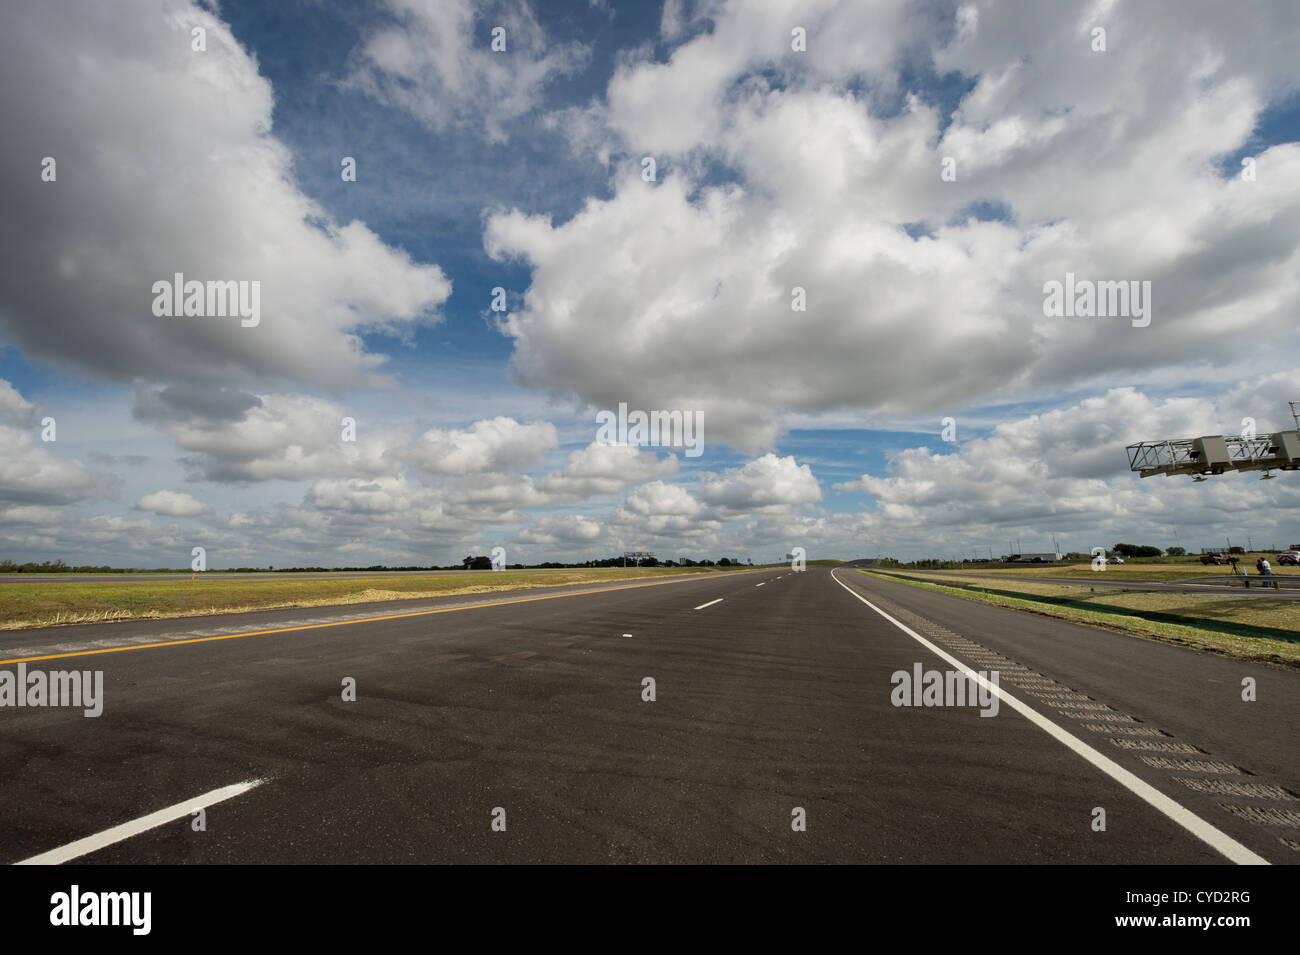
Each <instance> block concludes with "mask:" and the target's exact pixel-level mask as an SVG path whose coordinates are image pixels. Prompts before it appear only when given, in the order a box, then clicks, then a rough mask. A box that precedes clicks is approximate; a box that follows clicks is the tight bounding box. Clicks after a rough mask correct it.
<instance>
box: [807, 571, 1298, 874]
mask: <svg viewBox="0 0 1300 955" xmlns="http://www.w3.org/2000/svg"><path fill="white" fill-rule="evenodd" d="M831 579H832V580H834V581H835V582H836V583H837V584H839V585H840V586H841V587H843V588H844V589H845V590H847V591H848V592H849V593H850V594H852V595H853V596H854V597H857V598H858V599H859V600H861V601H862V602H863V603H864V604H866V605H867V606H868V607H870V608H871V609H872V610H874V611H875V612H876V613H878V614H880V616H882V617H884V618H885V619H886V620H888V621H889V622H890V623H892V624H893V625H894V626H895V627H897V628H898V629H899V630H902V631H903V632H904V633H906V634H907V635H908V636H910V637H911V638H912V639H913V640H916V641H917V642H918V643H920V644H921V645H922V646H923V647H925V648H926V649H928V650H929V651H930V652H931V653H934V654H935V655H936V656H938V657H939V658H940V659H942V660H946V661H947V662H948V663H951V664H952V665H953V666H955V667H957V668H958V669H959V670H961V671H962V672H963V673H965V674H966V675H967V676H968V677H970V678H971V679H973V680H976V681H977V682H978V683H979V684H980V685H981V686H984V687H987V688H988V689H989V690H991V691H992V692H993V693H996V694H997V696H998V698H999V699H1001V700H1003V701H1005V702H1006V703H1007V705H1009V706H1010V707H1011V708H1012V709H1013V710H1016V711H1017V712H1018V713H1020V715H1021V716H1023V717H1025V718H1026V719H1027V720H1029V721H1030V722H1031V723H1033V724H1034V725H1035V726H1037V727H1038V728H1039V729H1041V730H1043V731H1044V732H1045V733H1047V734H1048V735H1049V736H1052V737H1054V738H1055V739H1056V740H1057V741H1058V742H1060V743H1063V744H1065V746H1066V747H1068V748H1069V749H1071V750H1073V751H1074V752H1075V753H1076V754H1078V755H1079V756H1082V757H1083V758H1084V759H1086V760H1087V761H1088V762H1090V763H1091V764H1092V765H1093V766H1095V767H1097V768H1098V769H1100V770H1101V771H1102V772H1103V773H1105V774H1106V775H1107V776H1110V777H1111V778H1112V779H1114V780H1115V781H1116V782H1117V783H1119V784H1120V785H1121V786H1123V787H1124V788H1126V789H1128V790H1129V791H1130V792H1132V793H1133V794H1134V795H1136V796H1137V797H1138V798H1140V799H1142V800H1143V801H1144V802H1146V803H1147V804H1148V805H1150V806H1152V807H1154V808H1155V809H1158V810H1159V811H1160V812H1162V813H1164V814H1165V815H1166V816H1168V817H1169V818H1170V819H1172V820H1173V821H1174V822H1176V823H1178V825H1180V826H1182V827H1183V828H1184V829H1186V830H1187V831H1188V832H1190V833H1191V834H1192V835H1194V836H1196V838H1198V839H1200V840H1201V841H1202V842H1204V843H1206V844H1207V845H1209V846H1210V848H1212V849H1214V850H1215V851H1216V852H1219V853H1221V854H1222V855H1223V856H1225V857H1226V858H1228V859H1229V860H1230V861H1232V862H1235V863H1237V864H1238V865H1271V864H1272V863H1270V862H1269V861H1268V860H1267V859H1265V858H1264V857H1263V856H1260V855H1257V854H1256V853H1254V852H1252V851H1251V850H1250V849H1248V848H1247V847H1246V846H1244V845H1242V844H1241V843H1240V842H1238V841H1237V840H1236V839H1234V838H1232V836H1230V835H1228V834H1227V833H1226V832H1224V831H1223V830H1221V829H1218V828H1216V827H1215V826H1213V825H1211V824H1210V823H1208V822H1206V821H1205V820H1204V819H1202V818H1201V817H1200V816H1198V815H1196V813H1194V812H1192V811H1191V810H1190V809H1188V808H1186V807H1185V806H1183V805H1182V804H1181V803H1179V802H1176V801H1175V800H1173V799H1171V798H1170V797H1169V796H1166V795H1165V794H1164V793H1162V792H1161V791H1160V790H1158V789H1156V788H1155V787H1154V786H1152V785H1151V784H1150V783H1148V782H1145V781H1144V780H1142V779H1140V778H1139V777H1137V776H1135V775H1134V774H1133V773H1131V772H1129V771H1128V770H1127V769H1125V768H1124V767H1123V766H1121V765H1119V764H1118V763H1116V762H1115V761H1114V760H1112V759H1110V758H1109V757H1108V756H1105V755H1104V754H1102V753H1100V752H1098V751H1097V750H1095V749H1093V748H1092V747H1091V746H1089V745H1088V744H1087V743H1085V742H1084V741H1083V740H1081V739H1079V738H1078V737H1077V736H1074V735H1072V734H1071V733H1069V732H1067V731H1066V730H1064V729H1062V728H1061V727H1060V726H1058V725H1057V724H1055V723H1053V722H1052V721H1051V720H1049V719H1048V718H1047V717H1045V716H1043V715H1042V714H1041V713H1039V712H1038V711H1037V710H1035V709H1033V708H1031V707H1029V706H1027V705H1026V704H1024V703H1022V702H1021V701H1020V700H1018V699H1016V698H1015V697H1014V696H1012V695H1011V694H1010V693H1008V692H1006V691H1005V690H1003V689H1002V688H1001V687H1000V686H994V685H993V684H991V683H989V682H988V680H986V679H985V678H984V677H983V676H981V675H980V674H978V673H976V672H975V671H974V670H972V669H971V668H970V667H968V666H966V664H964V663H962V662H961V661H960V660H958V659H957V658H956V657H954V656H952V655H951V654H949V653H947V652H945V651H944V650H942V649H940V648H939V647H937V646H935V645H934V644H933V643H931V642H930V641H929V640H927V639H925V637H923V636H921V635H920V634H919V633H917V632H916V631H915V630H913V629H911V628H910V627H908V626H907V625H906V624H904V623H902V622H900V621H898V620H895V619H894V618H893V617H891V616H890V615H889V614H887V613H885V611H883V610H881V609H880V608H879V607H877V606H876V605H875V604H873V603H872V602H871V601H870V600H868V599H867V598H866V597H863V596H862V595H861V594H859V593H858V592H857V591H855V590H853V588H851V587H849V586H848V585H847V584H846V583H844V581H842V580H840V579H839V578H838V577H836V576H835V571H833V570H832V571H831Z"/></svg>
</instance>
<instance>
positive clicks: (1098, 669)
mask: <svg viewBox="0 0 1300 955" xmlns="http://www.w3.org/2000/svg"><path fill="white" fill-rule="evenodd" d="M42 657H43V658H44V659H32V658H42ZM19 659H23V660H28V661H29V662H27V663H25V666H27V667H29V668H33V669H42V670H44V671H51V670H58V669H64V670H70V669H74V668H75V669H80V670H102V672H103V681H104V692H103V713H102V715H101V716H99V717H98V718H87V717H84V716H83V715H82V710H80V709H72V708H32V707H26V708H21V709H19V708H0V760H2V762H3V766H4V783H3V786H0V855H2V856H3V861H5V862H18V861H26V860H31V859H38V860H42V861H69V862H74V863H75V862H87V863H176V862H186V863H325V862H372V863H440V862H498V863H511V862H657V863H673V862H704V863H727V862H871V863H1208V864H1224V863H1229V862H1239V863H1251V862H1262V861H1267V862H1273V863H1294V862H1297V861H1300V801H1297V800H1296V798H1295V796H1294V794H1295V793H1300V758H1298V757H1300V745H1298V744H1297V740H1300V672H1297V671H1293V670H1285V669H1276V668H1270V667H1265V666H1260V665H1255V664H1246V663H1240V662H1236V661H1233V660H1229V659H1226V658H1222V657H1218V656H1214V655H1208V654H1199V653H1196V652H1194V651H1190V650H1185V649H1182V648H1178V647H1173V646H1169V645H1165V644H1159V643H1154V642H1149V641H1145V640H1141V639H1137V638H1133V637H1126V636H1122V635H1119V634H1114V633H1109V632H1105V631H1099V630H1093V629H1090V628H1087V627H1083V626H1080V625H1076V624H1073V623H1069V622H1065V621H1058V620H1052V619H1049V618H1045V617H1039V616H1034V615H1029V614H1022V613H1019V612H1016V611H1012V610H1005V609H1001V608H997V607H989V606H984V605H981V604H976V603H972V602H968V601H963V600H960V599H959V598H954V597H949V596H946V595H942V594H933V593H929V592H924V591H919V590H916V589H914V588H908V587H905V586H903V585H901V584H897V583H892V582H882V581H879V580H876V579H874V578H871V577H868V576H865V575H863V574H861V573H858V572H856V571H854V570H852V569H844V568H841V569H838V570H836V571H834V572H832V571H830V570H828V569H826V568H821V567H815V568H810V569H809V570H808V571H806V572H803V573H793V572H791V571H789V570H788V569H786V570H759V571H753V572H745V573H731V574H728V575H725V576H722V575H719V576H709V577H704V578H686V579H679V580H675V581H670V582H652V583H644V582H636V583H622V584H613V585H609V586H603V587H596V588H592V587H587V588H571V589H563V590H557V592H555V593H551V592H547V591H537V590H530V591H521V592H517V593H514V594H491V595H481V596H479V597H477V598H466V597H464V596H460V597H450V598H443V599H439V600H421V601H404V602H401V603H385V604H379V605H372V606H369V607H357V606H349V607H345V608H312V609H311V610H281V611H270V612H260V613H252V614H241V615H237V616H233V615H232V616H221V617H211V618H203V619H195V618H186V619H183V620H171V621H148V622H131V623H117V624H106V625H96V626H76V627H60V628H56V629H47V630H39V631H35V630H28V631H18V632H7V633H3V634H0V660H2V661H4V662H3V663H0V670H8V671H16V670H17V666H18V664H17V662H16V661H17V660H19ZM918 664H919V665H920V666H921V667H922V669H923V670H931V669H936V670H956V669H958V668H959V667H961V666H968V667H970V668H972V669H973V670H976V671H984V672H988V671H993V670H996V671H998V673H999V681H1000V682H999V684H998V689H999V692H1000V694H1001V696H1000V698H999V699H998V701H997V702H998V708H997V712H996V715H994V716H988V717H986V716H981V715H980V713H981V710H980V708H979V707H975V706H969V705H966V706H958V705H949V706H895V705H893V702H891V696H896V692H895V685H894V682H893V680H894V674H895V673H896V672H898V671H904V672H908V673H911V672H913V670H914V667H915V666H916V665H918ZM647 677H649V678H652V679H653V680H654V685H653V689H654V699H653V701H650V700H647V699H646V696H647V695H648V690H647V688H646V685H645V683H644V681H645V679H646V678H647ZM348 678H350V679H352V680H355V685H356V700H355V702H348V701H345V700H344V699H343V698H342V696H343V691H342V689H341V688H342V686H343V684H344V682H345V679H348ZM1246 678H1251V679H1253V680H1254V686H1255V694H1256V699H1255V701H1253V702H1246V701H1244V700H1243V699H1242V694H1243V688H1242V687H1243V679H1246ZM988 679H991V677H988ZM988 709H989V707H986V708H985V711H988ZM199 807H205V808H204V810H203V812H204V815H203V819H202V821H203V823H204V826H205V829H204V831H196V830H195V825H196V821H197V819H198V817H196V816H195V815H193V810H195V809H197V808H199ZM1103 813H1104V816H1103ZM1103 818H1104V831H1102V830H1100V829H1099V823H1100V822H1101V821H1102V819H1103ZM801 822H802V823H803V825H802V827H801V826H800V823H801ZM158 823H161V824H158ZM503 823H504V829H503V830H502V824H503ZM494 824H495V828H494Z"/></svg>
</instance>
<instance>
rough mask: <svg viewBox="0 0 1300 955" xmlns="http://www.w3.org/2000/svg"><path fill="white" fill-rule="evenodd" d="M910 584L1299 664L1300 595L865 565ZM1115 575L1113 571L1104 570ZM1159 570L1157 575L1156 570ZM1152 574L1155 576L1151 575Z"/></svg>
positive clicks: (1205, 647)
mask: <svg viewBox="0 0 1300 955" xmlns="http://www.w3.org/2000/svg"><path fill="white" fill-rule="evenodd" d="M863 573H869V574H871V575H872V576H875V577H880V578H882V579H885V580H894V581H896V582H898V583H903V584H906V585H908V586H910V587H919V588H921V589H926V590H936V591H939V592H941V593H947V594H952V595H954V596H958V597H964V598H966V599H967V600H976V601H979V602H981V603H988V604H993V605H995V606H999V607H1011V608H1013V609H1016V610H1028V611H1030V612H1031V613H1039V614H1044V615H1046V616H1049V617H1061V618H1063V619H1067V620H1074V621H1077V622H1079V623H1086V624H1090V625H1093V626H1098V627H1103V628H1105V629H1108V630H1117V631H1119V632H1121V633H1129V634H1133V635H1136V636H1140V637H1146V638H1148V639H1152V640H1160V641H1163V642H1166V643H1175V644H1178V645H1180V646H1186V647H1193V648H1195V649H1197V650H1207V651H1210V652H1212V653H1219V654H1223V655H1224V656H1230V657H1234V658H1236V659H1239V660H1252V661H1257V662H1261V663H1274V664H1279V665H1282V666H1287V667H1294V668H1300V601H1294V600H1274V599H1271V598H1269V597H1247V596H1244V595H1243V596H1240V597H1238V596H1235V595H1234V596H1225V595H1223V594H1185V593H1176V592H1171V591H1150V590H1147V591H1144V590H1141V589H1140V587H1141V580H1139V579H1134V581H1133V585H1134V588H1135V589H1134V590H1116V589H1114V588H1111V587H1105V588H1101V587H1098V588H1095V590H1094V588H1092V587H1089V586H1085V585H1083V584H1079V585H1075V584H1059V583H1057V584H1054V583H1046V582H1043V583H1039V582H1036V581H1025V580H1005V579H1001V580H999V579H990V578H989V577H988V576H987V574H984V575H981V574H972V573H948V572H943V571H940V572H935V571H930V572H926V573H925V574H924V575H923V576H918V575H912V574H910V573H907V572H896V571H880V570H876V571H863ZM1106 573H1110V571H1109V570H1108V571H1106ZM1153 576H1154V575H1153ZM1148 579H1150V578H1148Z"/></svg>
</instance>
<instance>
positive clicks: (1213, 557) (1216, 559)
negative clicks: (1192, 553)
mask: <svg viewBox="0 0 1300 955" xmlns="http://www.w3.org/2000/svg"><path fill="white" fill-rule="evenodd" d="M1201 563H1202V564H1226V563H1227V561H1226V560H1224V559H1223V558H1222V557H1221V556H1219V555H1218V554H1202V555H1201Z"/></svg>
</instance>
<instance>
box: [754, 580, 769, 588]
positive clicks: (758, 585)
mask: <svg viewBox="0 0 1300 955" xmlns="http://www.w3.org/2000/svg"><path fill="white" fill-rule="evenodd" d="M765 583H767V581H766V580H765V581H763V584H765ZM763 584H755V585H754V586H755V587H762V586H763Z"/></svg>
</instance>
